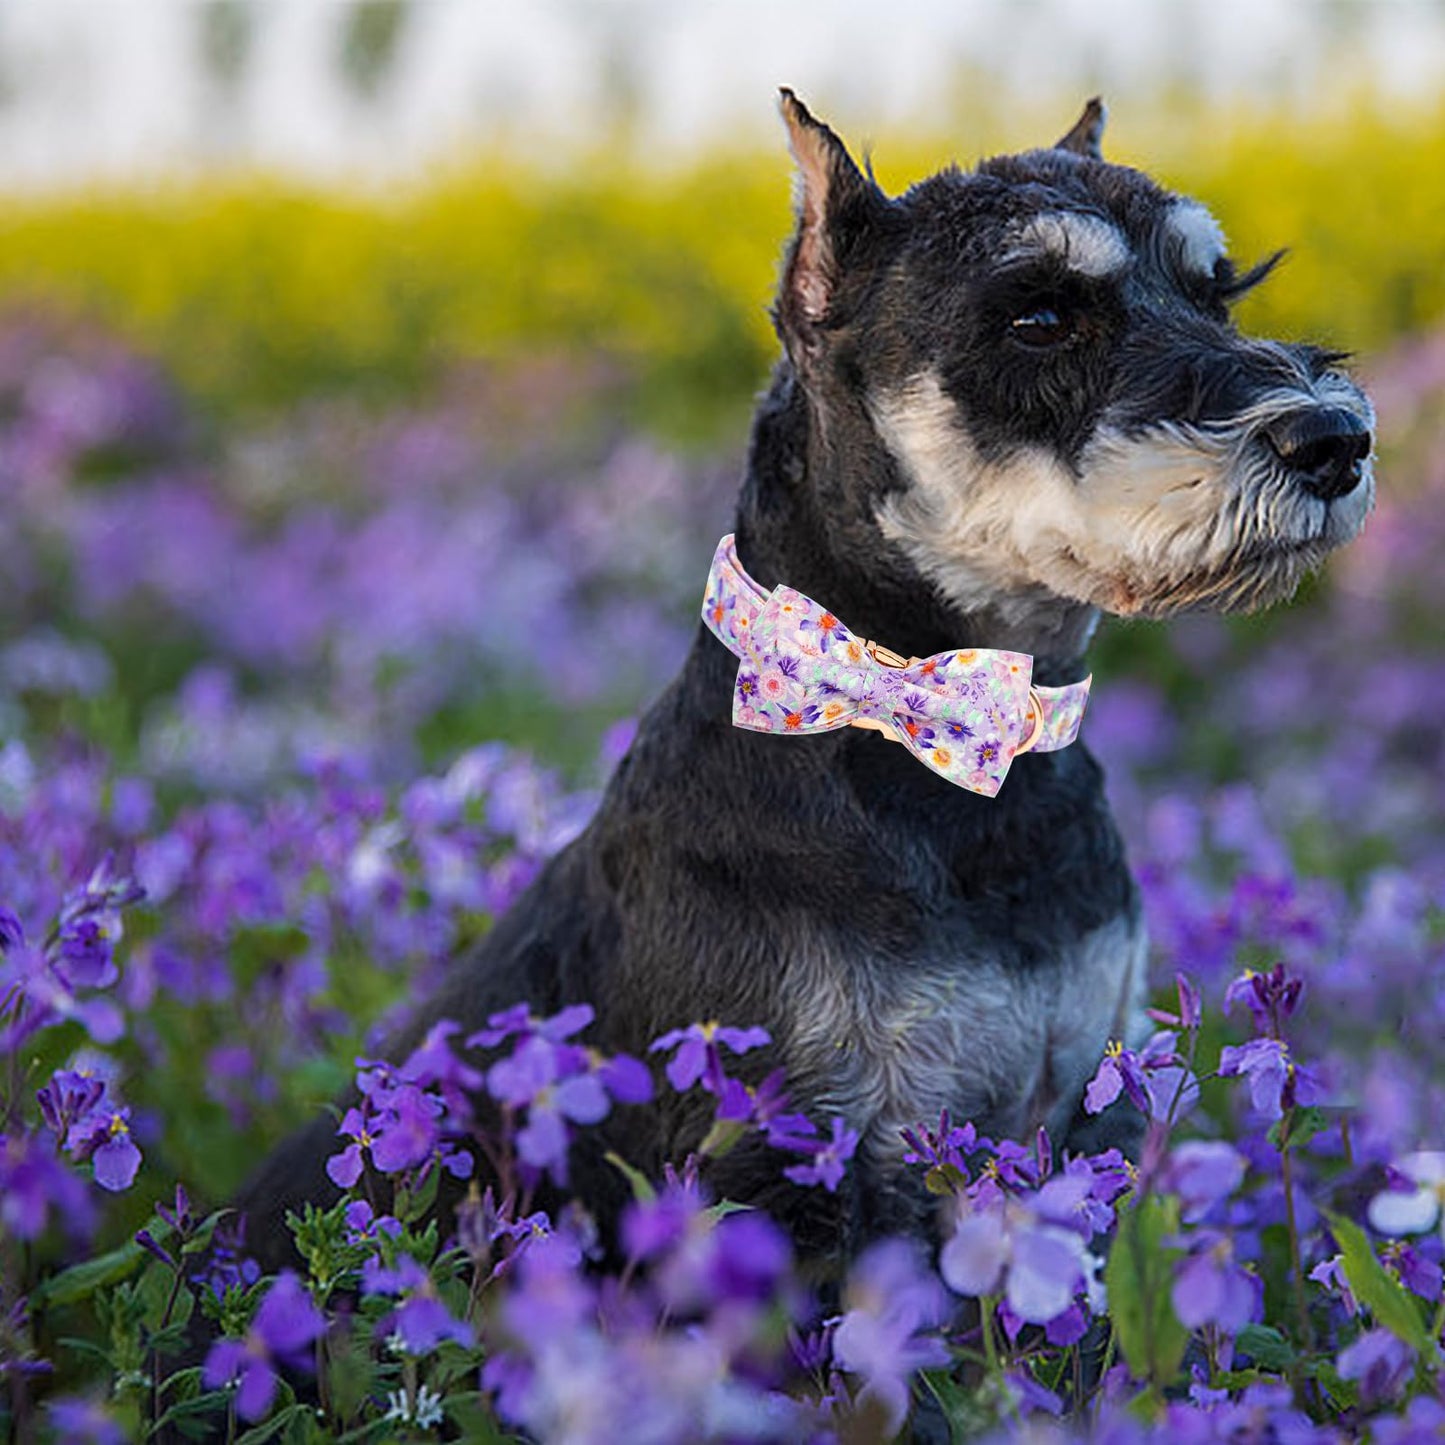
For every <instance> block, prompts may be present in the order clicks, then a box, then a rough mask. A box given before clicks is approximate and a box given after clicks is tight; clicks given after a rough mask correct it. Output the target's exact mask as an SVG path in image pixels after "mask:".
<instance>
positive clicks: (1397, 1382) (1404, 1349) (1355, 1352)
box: [1339, 1329, 1415, 1407]
mask: <svg viewBox="0 0 1445 1445" xmlns="http://www.w3.org/2000/svg"><path fill="white" fill-rule="evenodd" d="M1414 1370H1415V1351H1414V1350H1413V1349H1411V1348H1410V1346H1409V1345H1407V1344H1406V1343H1405V1342H1404V1340H1401V1339H1397V1338H1396V1337H1395V1336H1394V1335H1393V1334H1391V1333H1390V1331H1389V1330H1384V1329H1373V1330H1366V1331H1365V1333H1364V1334H1362V1335H1361V1336H1360V1337H1359V1339H1357V1340H1356V1341H1355V1342H1354V1343H1353V1344H1351V1345H1347V1346H1346V1347H1345V1348H1344V1349H1343V1350H1341V1351H1340V1356H1339V1371H1340V1377H1341V1378H1342V1379H1345V1380H1358V1381H1359V1389H1360V1403H1361V1404H1362V1405H1364V1406H1366V1407H1368V1406H1371V1405H1378V1404H1380V1403H1381V1402H1382V1401H1385V1400H1393V1399H1394V1398H1395V1397H1396V1396H1397V1395H1399V1393H1400V1391H1401V1390H1402V1389H1403V1388H1404V1387H1405V1384H1406V1382H1407V1381H1408V1380H1409V1378H1410V1376H1411V1375H1412V1374H1413V1373H1414Z"/></svg>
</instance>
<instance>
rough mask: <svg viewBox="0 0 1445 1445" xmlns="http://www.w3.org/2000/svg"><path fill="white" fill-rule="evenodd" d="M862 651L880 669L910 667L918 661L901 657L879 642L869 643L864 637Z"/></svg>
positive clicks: (913, 658)
mask: <svg viewBox="0 0 1445 1445" xmlns="http://www.w3.org/2000/svg"><path fill="white" fill-rule="evenodd" d="M863 651H864V652H866V653H867V654H868V656H869V657H871V658H872V659H873V661H874V662H876V663H877V664H878V665H879V666H880V667H912V666H913V664H914V663H915V662H917V661H918V660H919V659H918V658H916V657H902V656H900V655H899V654H898V653H896V652H894V650H893V649H892V648H891V647H884V645H883V644H882V643H881V642H870V641H869V640H868V639H867V638H866V637H865V638H864V639H863Z"/></svg>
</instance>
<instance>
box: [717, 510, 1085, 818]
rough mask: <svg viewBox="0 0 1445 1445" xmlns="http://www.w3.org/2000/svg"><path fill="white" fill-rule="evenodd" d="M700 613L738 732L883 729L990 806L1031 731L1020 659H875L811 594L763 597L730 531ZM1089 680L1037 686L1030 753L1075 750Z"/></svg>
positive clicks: (1001, 655) (1027, 671)
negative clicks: (1037, 725)
mask: <svg viewBox="0 0 1445 1445" xmlns="http://www.w3.org/2000/svg"><path fill="white" fill-rule="evenodd" d="M702 615H703V620H704V621H705V622H706V623H707V625H708V627H709V628H711V629H712V631H713V633H714V634H715V635H716V637H717V638H718V640H719V641H720V642H722V643H723V645H724V646H725V647H727V648H728V649H729V651H731V652H732V653H734V654H735V655H736V656H737V657H738V658H739V659H740V664H739V667H738V677H737V685H736V686H735V688H734V690H733V722H734V724H735V725H736V726H738V727H743V728H750V729H752V730H753V731H755V732H772V733H800V734H806V733H818V732H830V731H832V729H834V728H840V727H848V726H851V725H853V724H855V723H857V722H859V721H862V722H864V723H876V724H882V725H883V726H884V727H885V728H886V729H887V730H888V731H889V732H890V733H891V734H892V735H893V736H894V737H895V738H896V739H897V740H898V741H899V742H902V743H903V744H904V746H905V747H907V748H908V749H909V751H910V752H912V753H913V755H914V756H915V757H917V758H918V759H920V761H922V762H924V763H926V764H927V765H928V766H929V767H931V768H932V769H933V770H934V771H935V772H937V773H939V774H941V775H942V776H943V777H945V778H947V779H948V780H949V782H951V783H956V784H958V786H959V787H962V788H968V789H970V790H971V791H973V792H976V793H983V794H985V795H986V796H988V797H993V796H995V795H996V794H997V792H998V790H999V788H1000V787H1001V786H1002V784H1003V780H1004V777H1005V776H1006V775H1007V773H1008V770H1009V764H1010V763H1011V762H1012V761H1013V758H1014V755H1015V753H1016V752H1017V751H1018V749H1019V747H1020V745H1021V744H1022V743H1023V742H1024V741H1025V739H1026V738H1027V737H1028V735H1029V733H1030V732H1032V731H1033V721H1034V720H1033V713H1032V706H1031V704H1030V701H1029V691H1030V685H1031V679H1032V675H1033V661H1034V660H1033V658H1032V657H1030V656H1029V654H1028V653H1026V652H1005V651H1001V650H997V649H992V648H961V649H959V650H958V651H955V652H940V653H937V654H935V655H934V656H933V657H925V658H919V659H915V660H913V661H911V662H910V663H908V664H907V665H906V666H904V667H891V666H888V665H886V664H885V663H881V662H878V661H877V660H875V658H874V657H873V656H872V655H870V653H869V651H868V650H867V648H866V646H865V640H864V639H863V638H861V637H857V636H855V635H854V634H853V633H852V632H850V631H849V630H848V628H847V626H846V625H845V624H844V623H843V621H842V620H841V619H840V618H839V617H837V616H836V615H835V614H834V613H832V612H829V611H828V609H827V608H825V607H822V606H820V605H819V604H818V603H817V602H815V601H813V599H812V598H811V597H806V596H804V595H803V594H802V593H801V592H797V591H795V590H794V589H793V588H791V587H786V586H778V587H775V588H774V589H773V591H772V593H771V595H769V594H767V593H765V592H763V590H762V588H760V587H759V586H758V585H757V583H755V582H754V581H753V580H752V578H751V577H749V576H748V574H747V573H746V572H744V571H743V568H742V564H741V563H740V562H739V561H738V555H737V551H736V548H735V546H734V541H733V536H732V534H731V533H729V534H728V535H727V536H726V537H724V538H723V539H722V541H721V542H719V543H718V546H717V552H716V553H715V554H714V556H713V564H712V571H711V572H710V573H709V574H708V583H707V594H706V596H705V597H704V599H703V612H702ZM1091 681H1092V678H1091V677H1088V678H1085V679H1084V680H1083V682H1078V683H1071V684H1070V685H1068V686H1067V687H1037V688H1034V689H1033V693H1034V695H1035V696H1036V697H1037V698H1039V700H1040V701H1041V702H1042V704H1043V713H1044V720H1043V729H1042V731H1041V733H1040V735H1039V738H1038V740H1037V742H1035V743H1034V746H1033V750H1035V751H1039V752H1049V751H1052V750H1054V749H1056V748H1062V747H1066V746H1067V745H1068V744H1069V743H1071V742H1073V740H1074V738H1075V737H1077V736H1078V732H1079V724H1080V723H1081V722H1082V721H1083V716H1084V707H1085V705H1086V703H1087V702H1088V697H1089V684H1090V682H1091Z"/></svg>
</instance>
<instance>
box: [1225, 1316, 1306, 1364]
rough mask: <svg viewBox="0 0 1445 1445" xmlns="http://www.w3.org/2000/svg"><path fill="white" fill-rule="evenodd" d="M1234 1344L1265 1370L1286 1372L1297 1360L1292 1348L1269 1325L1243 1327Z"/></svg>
mask: <svg viewBox="0 0 1445 1445" xmlns="http://www.w3.org/2000/svg"><path fill="white" fill-rule="evenodd" d="M1234 1344H1235V1348H1236V1349H1238V1350H1242V1351H1243V1352H1244V1353H1245V1354H1246V1355H1248V1356H1249V1357H1250V1359H1251V1360H1253V1361H1254V1362H1255V1364H1257V1365H1261V1366H1263V1368H1264V1369H1266V1370H1288V1369H1289V1368H1290V1366H1291V1365H1293V1364H1294V1362H1295V1360H1296V1359H1297V1358H1298V1356H1297V1355H1296V1354H1295V1350H1294V1346H1293V1345H1291V1344H1290V1342H1289V1341H1288V1340H1287V1339H1286V1338H1285V1337H1284V1336H1283V1335H1282V1334H1281V1333H1280V1332H1279V1331H1278V1330H1277V1329H1274V1328H1272V1327H1271V1326H1270V1325H1245V1327H1244V1328H1243V1329H1242V1330H1240V1332H1239V1333H1238V1334H1237V1335H1236V1336H1235V1337H1234Z"/></svg>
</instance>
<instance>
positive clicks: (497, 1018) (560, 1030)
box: [466, 1003, 596, 1049]
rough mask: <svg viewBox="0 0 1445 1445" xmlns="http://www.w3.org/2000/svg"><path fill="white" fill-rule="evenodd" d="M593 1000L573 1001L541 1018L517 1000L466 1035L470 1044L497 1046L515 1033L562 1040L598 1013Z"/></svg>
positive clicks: (488, 1047)
mask: <svg viewBox="0 0 1445 1445" xmlns="http://www.w3.org/2000/svg"><path fill="white" fill-rule="evenodd" d="M595 1016H596V1015H595V1011H594V1009H593V1007H592V1005H591V1004H588V1003H579V1004H572V1005H571V1006H569V1007H568V1008H564V1009H562V1010H561V1011H560V1012H559V1013H557V1014H554V1015H553V1016H552V1017H551V1018H545V1019H539V1018H537V1017H536V1016H535V1015H534V1014H533V1013H532V1011H531V1009H530V1008H529V1007H528V1006H527V1005H526V1004H524V1003H519V1004H514V1005H513V1006H512V1007H511V1008H509V1009H503V1010H502V1011H501V1012H500V1013H494V1014H492V1015H490V1016H489V1017H488V1019H487V1027H486V1028H484V1029H479V1030H478V1031H477V1032H476V1033H474V1034H472V1035H470V1036H469V1037H468V1038H467V1039H466V1046H467V1048H469V1049H470V1048H479V1047H480V1048H484V1049H490V1048H495V1047H496V1046H497V1045H498V1044H500V1043H503V1042H504V1041H505V1040H507V1039H509V1038H511V1037H512V1036H513V1035H514V1034H515V1035H518V1036H520V1037H521V1038H522V1039H523V1040H525V1039H529V1038H531V1037H532V1036H533V1035H534V1034H535V1035H539V1036H540V1037H542V1038H544V1039H547V1040H548V1041H549V1042H551V1043H554V1044H555V1043H561V1042H562V1040H564V1039H568V1038H571V1036H572V1035H573V1034H575V1033H577V1032H578V1031H579V1030H580V1029H585V1028H586V1027H587V1025H588V1024H590V1023H591V1022H592V1020H593V1018H594V1017H595Z"/></svg>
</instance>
